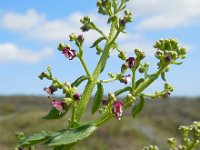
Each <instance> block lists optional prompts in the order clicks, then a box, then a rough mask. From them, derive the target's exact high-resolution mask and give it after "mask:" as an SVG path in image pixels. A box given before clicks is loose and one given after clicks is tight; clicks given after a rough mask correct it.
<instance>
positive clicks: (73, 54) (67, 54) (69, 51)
mask: <svg viewBox="0 0 200 150" xmlns="http://www.w3.org/2000/svg"><path fill="white" fill-rule="evenodd" d="M62 53H63V54H64V55H65V57H66V58H69V60H72V59H74V57H76V51H75V50H73V49H70V48H69V47H67V48H64V49H63V51H62Z"/></svg>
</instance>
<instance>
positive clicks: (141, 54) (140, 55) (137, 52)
mask: <svg viewBox="0 0 200 150" xmlns="http://www.w3.org/2000/svg"><path fill="white" fill-rule="evenodd" d="M135 55H136V56H137V59H139V60H142V59H143V58H144V57H145V54H144V52H142V51H141V50H140V49H139V48H136V49H135Z"/></svg>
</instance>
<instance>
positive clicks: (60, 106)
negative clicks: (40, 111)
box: [51, 100, 65, 114]
mask: <svg viewBox="0 0 200 150" xmlns="http://www.w3.org/2000/svg"><path fill="white" fill-rule="evenodd" d="M51 104H52V106H53V107H55V108H56V109H57V110H58V111H59V112H60V113H59V114H61V113H64V112H65V110H64V106H65V103H64V102H63V101H61V100H53V101H52V102H51Z"/></svg>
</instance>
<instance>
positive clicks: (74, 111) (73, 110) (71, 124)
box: [69, 102, 77, 128]
mask: <svg viewBox="0 0 200 150" xmlns="http://www.w3.org/2000/svg"><path fill="white" fill-rule="evenodd" d="M76 107H77V104H76V102H75V103H74V104H73V108H72V116H71V122H70V125H69V127H70V128H73V127H74V122H75V114H76Z"/></svg>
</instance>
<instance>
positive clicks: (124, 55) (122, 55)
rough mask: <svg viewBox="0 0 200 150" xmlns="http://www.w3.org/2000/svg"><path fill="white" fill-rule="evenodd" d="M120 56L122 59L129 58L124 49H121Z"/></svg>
mask: <svg viewBox="0 0 200 150" xmlns="http://www.w3.org/2000/svg"><path fill="white" fill-rule="evenodd" d="M118 57H119V58H121V59H122V60H126V59H127V57H126V54H125V52H123V51H121V52H120V53H119V55H118Z"/></svg>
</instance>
